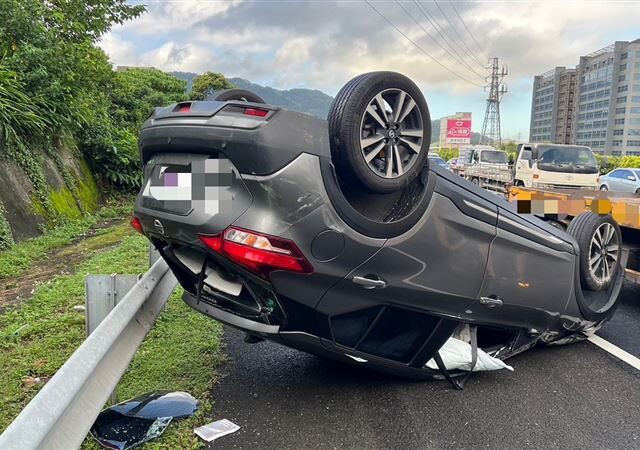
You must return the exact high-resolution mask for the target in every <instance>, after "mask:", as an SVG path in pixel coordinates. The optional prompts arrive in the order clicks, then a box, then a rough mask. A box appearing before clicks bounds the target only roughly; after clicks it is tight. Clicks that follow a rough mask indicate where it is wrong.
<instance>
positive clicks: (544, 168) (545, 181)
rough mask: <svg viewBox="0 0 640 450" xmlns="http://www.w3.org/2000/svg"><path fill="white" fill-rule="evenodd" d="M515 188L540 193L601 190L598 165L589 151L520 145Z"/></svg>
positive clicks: (568, 147)
mask: <svg viewBox="0 0 640 450" xmlns="http://www.w3.org/2000/svg"><path fill="white" fill-rule="evenodd" d="M513 184H514V185H515V186H521V187H527V188H530V187H533V188H539V189H554V188H560V189H580V188H583V189H584V188H586V189H598V163H597V161H596V159H595V157H594V156H593V152H592V151H591V149H590V148H589V147H585V146H582V145H563V144H543V143H531V144H520V145H518V158H517V160H516V164H515V173H514V179H513Z"/></svg>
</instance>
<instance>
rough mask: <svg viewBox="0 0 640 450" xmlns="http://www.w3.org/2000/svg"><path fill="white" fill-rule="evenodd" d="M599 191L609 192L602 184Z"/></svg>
mask: <svg viewBox="0 0 640 450" xmlns="http://www.w3.org/2000/svg"><path fill="white" fill-rule="evenodd" d="M600 190H601V191H608V190H609V188H608V187H607V185H606V184H603V185H602V186H600Z"/></svg>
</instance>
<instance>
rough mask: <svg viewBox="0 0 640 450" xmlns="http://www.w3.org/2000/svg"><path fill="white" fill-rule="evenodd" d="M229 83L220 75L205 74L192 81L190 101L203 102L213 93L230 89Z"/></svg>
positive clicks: (231, 85)
mask: <svg viewBox="0 0 640 450" xmlns="http://www.w3.org/2000/svg"><path fill="white" fill-rule="evenodd" d="M232 87H234V86H233V84H231V83H229V82H228V81H227V80H226V79H225V77H224V75H222V74H221V73H214V72H205V73H203V74H202V75H198V76H197V77H195V78H194V79H193V84H192V85H191V100H204V99H205V98H207V96H209V95H211V94H213V93H214V92H215V91H221V90H224V89H231V88H232Z"/></svg>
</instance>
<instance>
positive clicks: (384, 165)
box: [360, 89, 424, 178]
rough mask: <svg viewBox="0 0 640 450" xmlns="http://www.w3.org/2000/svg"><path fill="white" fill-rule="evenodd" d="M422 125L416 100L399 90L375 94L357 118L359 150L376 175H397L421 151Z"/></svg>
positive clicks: (402, 172)
mask: <svg viewBox="0 0 640 450" xmlns="http://www.w3.org/2000/svg"><path fill="white" fill-rule="evenodd" d="M423 139H424V124H423V120H422V114H421V113H420V108H418V105H417V104H416V102H415V100H414V99H413V98H412V97H411V96H410V95H409V94H408V93H406V92H405V91H403V90H401V89H386V90H384V91H382V92H379V93H378V94H376V95H375V96H374V97H373V98H372V99H371V101H370V102H369V104H368V105H367V108H366V109H365V111H364V114H363V116H362V119H361V121H360V149H361V151H362V155H363V157H364V159H365V161H366V162H367V165H368V166H369V169H371V170H372V171H373V172H374V173H375V174H376V175H378V176H381V177H383V178H398V177H400V176H402V175H403V174H404V173H406V172H407V170H409V169H410V168H411V167H412V166H413V164H414V163H415V161H416V159H417V156H418V155H419V154H420V152H421V151H422V141H423Z"/></svg>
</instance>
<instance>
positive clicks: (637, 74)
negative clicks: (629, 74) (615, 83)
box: [633, 72, 640, 81]
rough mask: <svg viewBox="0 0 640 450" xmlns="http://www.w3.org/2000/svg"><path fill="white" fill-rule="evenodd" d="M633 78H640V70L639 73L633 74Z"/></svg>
mask: <svg viewBox="0 0 640 450" xmlns="http://www.w3.org/2000/svg"><path fill="white" fill-rule="evenodd" d="M633 79H634V80H636V81H637V80H640V72H638V73H634V74H633Z"/></svg>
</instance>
